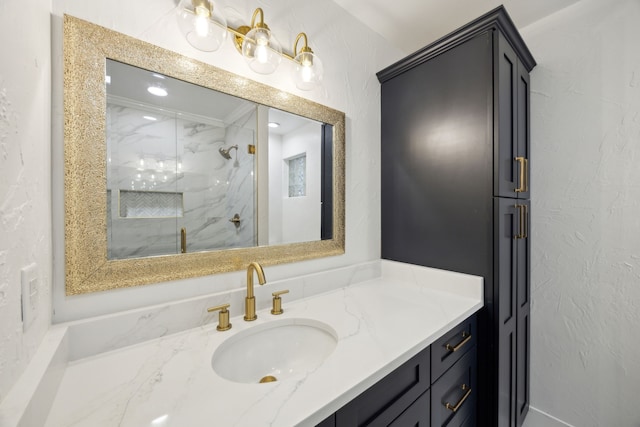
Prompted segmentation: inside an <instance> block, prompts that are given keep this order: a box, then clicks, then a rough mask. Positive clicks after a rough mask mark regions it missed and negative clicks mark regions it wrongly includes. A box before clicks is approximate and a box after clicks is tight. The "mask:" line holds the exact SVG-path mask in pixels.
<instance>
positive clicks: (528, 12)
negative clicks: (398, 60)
mask: <svg viewBox="0 0 640 427" xmlns="http://www.w3.org/2000/svg"><path fill="white" fill-rule="evenodd" d="M334 1H335V2H336V3H337V4H339V5H340V6H342V8H344V9H345V10H346V11H347V12H349V13H350V14H351V15H353V16H355V17H356V18H357V19H359V20H360V21H362V22H363V23H364V24H365V25H367V26H368V27H369V28H371V29H373V30H374V31H375V32H377V33H378V34H380V35H381V36H382V37H384V38H385V39H387V40H388V41H389V42H391V43H392V44H393V45H395V46H396V47H397V48H398V49H400V50H401V51H404V52H405V53H406V54H409V53H412V52H415V51H416V50H418V49H420V48H422V47H424V46H426V45H427V44H429V43H431V42H432V41H435V40H437V39H439V38H440V37H442V36H444V35H446V34H448V33H450V32H451V31H453V30H455V29H457V28H458V27H461V26H463V25H464V24H466V23H468V22H470V21H472V20H474V19H475V18H477V17H479V16H481V15H483V14H484V13H486V12H488V11H490V10H492V9H494V8H496V7H498V6H500V5H501V4H503V5H504V6H505V8H506V9H507V12H508V13H509V15H510V16H511V19H512V20H513V22H514V23H515V24H516V27H517V28H519V29H520V28H523V27H526V26H527V25H529V24H531V23H533V22H535V21H537V20H539V19H542V18H544V17H545V16H548V15H551V14H553V13H555V12H557V11H558V10H560V9H564V8H565V7H567V6H570V5H572V4H573V3H577V2H578V1H580V0H502V1H500V0H334Z"/></svg>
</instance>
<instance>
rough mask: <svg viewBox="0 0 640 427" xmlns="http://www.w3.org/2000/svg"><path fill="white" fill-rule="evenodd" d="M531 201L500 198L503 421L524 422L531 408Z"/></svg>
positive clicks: (498, 273)
mask: <svg viewBox="0 0 640 427" xmlns="http://www.w3.org/2000/svg"><path fill="white" fill-rule="evenodd" d="M530 206H531V204H530V202H529V200H518V199H507V198H495V199H494V207H495V210H496V218H495V233H496V235H495V243H496V252H497V253H496V278H495V280H496V281H497V290H498V296H497V298H498V306H497V313H496V316H495V321H496V322H497V325H496V339H497V347H498V367H499V369H498V402H497V404H498V426H500V427H503V426H505V427H511V426H521V425H522V423H523V421H524V418H525V416H526V415H527V412H528V410H529V378H530V375H529V342H530V338H529V337H530V321H529V319H530V316H529V315H530V312H531V310H530V302H531V301H530V296H531V290H530V267H529V266H530V240H529V224H530V220H529V209H530Z"/></svg>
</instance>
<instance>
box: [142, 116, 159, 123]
mask: <svg viewBox="0 0 640 427" xmlns="http://www.w3.org/2000/svg"><path fill="white" fill-rule="evenodd" d="M142 118H143V119H147V120H151V121H152V122H155V121H156V120H158V119H156V118H155V117H153V116H142Z"/></svg>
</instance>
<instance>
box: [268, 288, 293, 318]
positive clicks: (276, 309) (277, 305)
mask: <svg viewBox="0 0 640 427" xmlns="http://www.w3.org/2000/svg"><path fill="white" fill-rule="evenodd" d="M288 293H289V290H288V289H285V290H284V291H278V292H274V293H272V294H271V295H273V308H272V309H271V314H276V315H278V314H282V313H284V310H283V309H282V298H280V295H283V294H288Z"/></svg>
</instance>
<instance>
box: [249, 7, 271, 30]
mask: <svg viewBox="0 0 640 427" xmlns="http://www.w3.org/2000/svg"><path fill="white" fill-rule="evenodd" d="M258 15H260V20H259V21H258V23H257V24H256V17H257V16H258ZM251 28H266V29H267V30H268V29H269V26H268V25H267V24H265V23H264V12H263V11H262V8H260V7H259V8H257V9H256V10H254V11H253V15H252V16H251Z"/></svg>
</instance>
